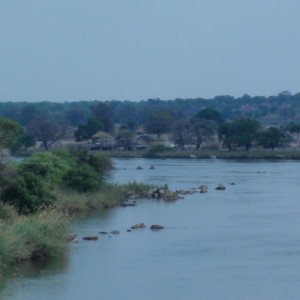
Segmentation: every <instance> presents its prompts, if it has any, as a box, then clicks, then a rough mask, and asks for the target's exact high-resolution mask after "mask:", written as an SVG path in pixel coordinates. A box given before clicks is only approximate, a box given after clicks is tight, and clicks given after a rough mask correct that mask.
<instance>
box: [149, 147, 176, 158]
mask: <svg viewBox="0 0 300 300" xmlns="http://www.w3.org/2000/svg"><path fill="white" fill-rule="evenodd" d="M171 150H172V149H171V148H168V147H166V146H164V145H156V146H152V147H150V148H149V149H148V150H147V152H146V154H145V157H147V158H152V157H157V155H158V154H159V153H165V152H170V151H171Z"/></svg>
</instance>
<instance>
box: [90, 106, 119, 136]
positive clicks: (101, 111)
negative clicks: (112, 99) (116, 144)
mask: <svg viewBox="0 0 300 300" xmlns="http://www.w3.org/2000/svg"><path fill="white" fill-rule="evenodd" d="M92 114H93V115H94V116H95V117H97V118H98V119H100V120H101V121H102V124H103V128H102V130H103V131H105V132H109V133H112V132H113V131H114V122H113V111H112V109H111V108H110V106H109V104H108V103H106V102H99V103H98V104H97V105H96V106H95V107H93V108H92Z"/></svg>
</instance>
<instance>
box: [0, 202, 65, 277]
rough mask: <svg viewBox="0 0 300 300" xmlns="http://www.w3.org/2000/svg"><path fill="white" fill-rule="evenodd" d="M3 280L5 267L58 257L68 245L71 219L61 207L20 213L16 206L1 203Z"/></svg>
mask: <svg viewBox="0 0 300 300" xmlns="http://www.w3.org/2000/svg"><path fill="white" fill-rule="evenodd" d="M0 216H1V219H0V220H1V222H0V279H1V277H2V274H3V271H4V269H5V268H6V267H7V266H8V265H10V264H12V263H14V262H16V261H22V260H25V259H29V258H33V257H37V256H56V255H59V254H61V253H62V252H63V251H64V250H65V248H66V239H67V234H68V218H67V217H66V214H65V213H63V212H61V211H59V210H57V209H47V210H42V211H40V212H39V213H37V214H34V215H30V216H19V215H18V214H17V213H16V212H15V211H14V210H13V208H12V207H8V206H5V205H0Z"/></svg>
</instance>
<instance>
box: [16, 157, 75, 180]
mask: <svg viewBox="0 0 300 300" xmlns="http://www.w3.org/2000/svg"><path fill="white" fill-rule="evenodd" d="M70 168H71V167H70V165H69V164H68V161H66V160H64V159H62V158H61V157H59V156H57V155H55V154H53V153H49V152H42V153H36V154H34V155H32V156H31V157H30V158H29V159H27V160H25V161H23V162H21V163H20V166H19V169H20V172H21V174H23V172H25V173H26V172H28V173H29V172H30V173H33V174H35V175H36V176H38V177H41V178H42V179H44V180H46V181H47V182H48V183H49V184H50V185H53V184H57V183H59V182H60V180H61V179H62V178H63V176H65V174H66V173H67V171H68V170H69V169H70Z"/></svg>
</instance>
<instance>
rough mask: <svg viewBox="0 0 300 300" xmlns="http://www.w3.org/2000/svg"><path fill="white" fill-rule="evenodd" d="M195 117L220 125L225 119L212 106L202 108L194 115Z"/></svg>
mask: <svg viewBox="0 0 300 300" xmlns="http://www.w3.org/2000/svg"><path fill="white" fill-rule="evenodd" d="M194 118H198V119H205V120H209V121H214V122H216V124H218V125H219V124H221V123H222V122H223V119H222V117H221V115H220V114H219V112H217V111H216V110H213V109H210V108H206V109H203V110H201V111H200V112H199V113H197V114H196V115H195V116H194Z"/></svg>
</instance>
